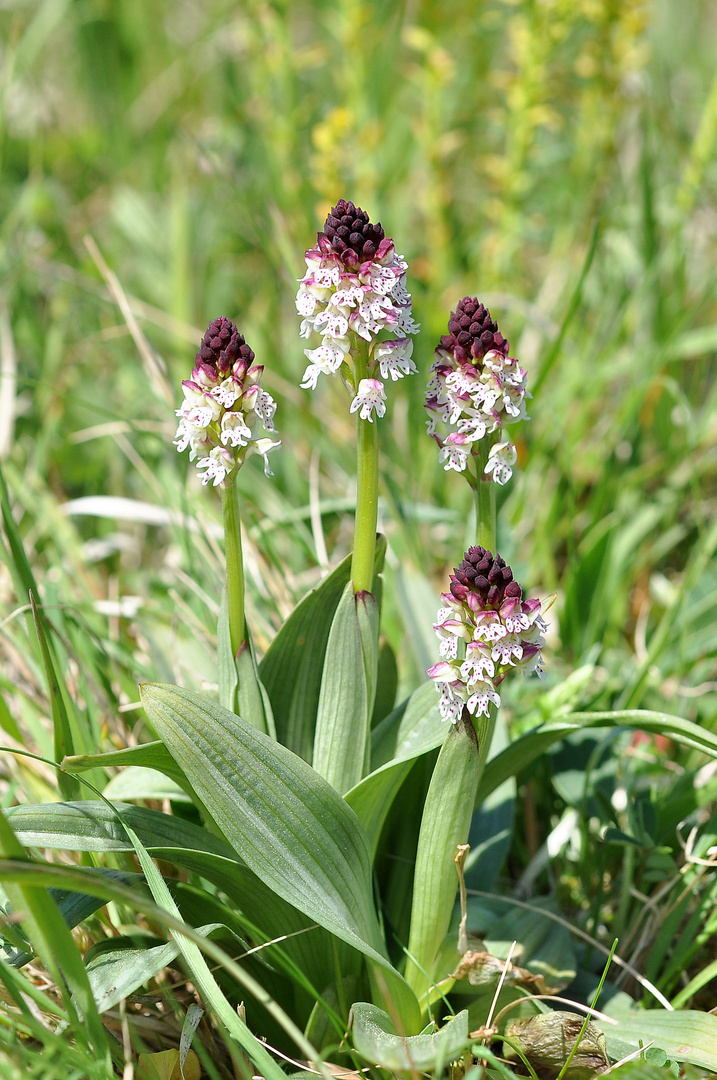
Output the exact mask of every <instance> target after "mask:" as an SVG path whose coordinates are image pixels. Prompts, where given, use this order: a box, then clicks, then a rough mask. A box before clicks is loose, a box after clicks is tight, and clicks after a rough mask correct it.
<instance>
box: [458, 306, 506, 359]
mask: <svg viewBox="0 0 717 1080" xmlns="http://www.w3.org/2000/svg"><path fill="white" fill-rule="evenodd" d="M441 348H443V349H445V350H446V351H447V352H449V353H451V355H452V356H453V357H454V359H455V360H456V361H458V362H460V361H465V360H468V359H469V358H472V359H474V360H478V361H481V360H482V359H483V357H484V356H485V354H486V353H489V352H491V351H495V352H498V353H502V355H503V356H507V355H508V342H507V341H506V340H505V338H504V337H503V335H502V334H501V333H500V331H499V330H498V323H497V322H495V320H494V319H491V316H490V312H489V311H488V308H487V307H485V306H484V305H483V304H481V303H480V302H479V301H478V300H477V299H476V297H475V296H465V297H464V298H463V299H462V300H461V301H460V303H459V304H458V307H457V308H456V310H455V311H452V312H451V317H450V319H449V320H448V333H447V334H443V336H442V337H441Z"/></svg>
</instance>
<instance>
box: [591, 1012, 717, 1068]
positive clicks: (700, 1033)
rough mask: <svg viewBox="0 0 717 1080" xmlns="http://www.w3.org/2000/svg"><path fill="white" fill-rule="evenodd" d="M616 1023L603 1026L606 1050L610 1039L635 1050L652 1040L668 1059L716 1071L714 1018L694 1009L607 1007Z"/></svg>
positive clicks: (716, 1023) (716, 1052) (715, 1022)
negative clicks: (671, 1010) (669, 1009)
mask: <svg viewBox="0 0 717 1080" xmlns="http://www.w3.org/2000/svg"><path fill="white" fill-rule="evenodd" d="M605 1011H606V1012H607V1013H608V1014H609V1015H611V1016H613V1017H614V1018H615V1019H616V1020H617V1026H615V1025H614V1024H602V1025H600V1024H598V1026H600V1027H602V1030H603V1031H604V1033H605V1039H606V1041H607V1046H608V1051H610V1048H611V1040H619V1042H620V1043H621V1044H626V1045H628V1046H629V1047H630V1048H631V1049H635V1050H636V1049H637V1048H638V1047H639V1046H640V1045H643V1046H644V1045H645V1044H646V1043H648V1042H652V1041H653V1040H654V1042H655V1045H656V1046H659V1047H661V1048H662V1049H663V1050H664V1051H665V1053H666V1054H667V1056H668V1057H669V1058H672V1059H673V1060H674V1061H688V1062H690V1063H691V1064H692V1065H699V1066H701V1067H702V1068H704V1069H711V1070H712V1071H713V1072H717V1016H713V1015H712V1014H711V1013H704V1012H697V1011H696V1010H693V1009H685V1010H677V1009H676V1010H674V1011H673V1012H669V1011H668V1010H667V1009H624V1008H619V1009H618V1008H615V1009H614V1010H612V1009H611V1008H610V1005H609V1004H608V1006H607V1007H606V1010H605Z"/></svg>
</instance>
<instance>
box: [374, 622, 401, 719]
mask: <svg viewBox="0 0 717 1080" xmlns="http://www.w3.org/2000/svg"><path fill="white" fill-rule="evenodd" d="M397 692H398V667H397V665H396V654H395V653H394V651H393V649H392V648H391V646H390V644H389V643H388V641H386V640H385V639H384V640H382V641H381V642H380V643H379V650H378V672H377V676H376V695H375V698H374V703H373V715H372V717H371V727H372V728H374V727H376V726H377V725H378V724H380V723H381V721H382V720H383V719H385V717H387V716H388V715H389V713H390V712H391V711H392V709H393V707H394V705H395V703H396V694H397Z"/></svg>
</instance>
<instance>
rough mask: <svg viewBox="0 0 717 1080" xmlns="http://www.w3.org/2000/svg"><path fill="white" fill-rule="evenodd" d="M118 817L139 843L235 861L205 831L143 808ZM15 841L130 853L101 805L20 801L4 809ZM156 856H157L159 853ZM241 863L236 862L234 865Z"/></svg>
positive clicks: (114, 820)
mask: <svg viewBox="0 0 717 1080" xmlns="http://www.w3.org/2000/svg"><path fill="white" fill-rule="evenodd" d="M118 809H119V810H120V812H121V814H122V817H123V819H124V820H125V821H127V822H129V824H130V825H131V826H132V828H133V829H136V831H137V832H138V833H139V834H141V835H142V837H143V843H144V844H145V846H146V847H149V848H151V849H152V850H153V851H154V852H158V851H160V850H166V851H169V850H172V849H176V850H180V849H185V850H187V851H197V852H202V853H208V854H212V855H215V856H220V857H223V858H224V859H227V860H230V861H231V862H232V863H237V856H236V853H235V852H234V851H233V849H232V848H231V846H230V845H229V844H227V843H226V841H225V840H222V839H221V838H220V837H218V836H213V835H212V834H211V833H209V832H207V830H206V829H202V828H200V827H199V826H198V825H193V824H192V823H191V822H189V821H183V820H182V819H181V818H175V817H170V816H169V814H160V813H159V811H158V810H148V809H146V808H145V807H143V806H131V805H129V804H127V805H122V804H119V805H118ZM4 813H5V816H6V817H7V818H8V819H9V821H10V822H11V823H12V826H13V828H14V829H15V831H16V833H17V837H18V840H19V841H20V843H21V844H23V845H25V846H26V847H34V848H67V849H69V850H70V851H132V850H133V849H132V844H131V843H130V841H129V838H128V837H127V834H126V832H125V829H124V828H123V826H122V824H121V822H120V820H119V818H118V817H117V814H116V813H114V811H113V809H112V807H110V806H108V805H107V804H106V803H104V802H89V801H87V802H77V803H66V802H61V803H41V804H39V805H37V806H34V805H32V804H29V803H23V804H21V805H20V806H12V807H10V808H9V809H8V810H5V811H4ZM157 857H158V858H161V857H162V856H160V855H159V854H158V855H157ZM239 865H240V864H239Z"/></svg>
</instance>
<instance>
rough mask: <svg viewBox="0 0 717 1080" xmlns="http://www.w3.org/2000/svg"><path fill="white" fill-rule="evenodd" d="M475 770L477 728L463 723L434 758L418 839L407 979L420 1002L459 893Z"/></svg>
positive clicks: (428, 983)
mask: <svg viewBox="0 0 717 1080" xmlns="http://www.w3.org/2000/svg"><path fill="white" fill-rule="evenodd" d="M478 764H479V748H478V739H477V737H476V732H475V728H474V727H473V724H472V722H471V721H470V719H465V718H461V719H460V720H459V721H458V723H457V724H455V725H453V726H452V727H451V730H450V731H449V732H448V736H447V738H446V741H445V742H444V744H443V746H442V748H441V752H440V754H439V755H438V761H437V762H436V765H435V768H434V770H433V775H432V777H431V783H430V787H429V789H428V794H427V796H426V801H425V804H424V808H423V816H422V818H421V830H420V833H419V838H418V850H417V852H416V869H415V874H414V886H413V902H412V906H411V931H410V934H409V938H408V964H407V966H406V979H407V981H408V983H409V985H410V986H412V987H413V989H414V990H415V991H416V994H417V995H418V997H419V1000H423V998H424V996H425V995H426V994H427V993H429V992H430V989H431V982H432V980H431V973H432V972H433V969H434V963H435V960H436V957H437V955H438V952H439V950H440V948H441V945H442V944H443V939H444V938H445V936H446V933H447V931H448V927H449V925H450V922H451V915H452V913H453V904H454V902H455V898H456V893H457V891H458V874H457V871H456V864H455V856H456V854H457V850H458V845H459V844H465V842H466V840H467V839H468V831H469V829H470V823H471V817H472V814H473V803H474V801H475V794H476V788H477V785H478Z"/></svg>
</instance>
